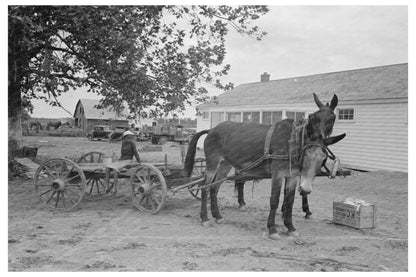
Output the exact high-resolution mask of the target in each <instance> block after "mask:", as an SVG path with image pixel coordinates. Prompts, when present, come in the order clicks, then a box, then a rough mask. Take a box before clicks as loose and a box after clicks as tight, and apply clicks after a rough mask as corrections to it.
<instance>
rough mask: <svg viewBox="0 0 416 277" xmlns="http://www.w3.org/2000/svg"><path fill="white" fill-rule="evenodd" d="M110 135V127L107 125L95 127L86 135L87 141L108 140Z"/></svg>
mask: <svg viewBox="0 0 416 277" xmlns="http://www.w3.org/2000/svg"><path fill="white" fill-rule="evenodd" d="M111 133H112V131H111V130H110V127H109V126H107V125H95V126H94V127H93V128H92V130H91V132H89V133H88V134H87V138H88V139H89V140H102V139H108V136H109V135H110V134H111Z"/></svg>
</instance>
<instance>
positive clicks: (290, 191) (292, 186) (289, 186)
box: [282, 177, 299, 236]
mask: <svg viewBox="0 0 416 277" xmlns="http://www.w3.org/2000/svg"><path fill="white" fill-rule="evenodd" d="M298 181H299V178H298V177H287V178H286V185H285V195H284V201H283V205H284V208H282V211H283V223H284V224H285V226H286V227H287V229H288V234H289V235H291V236H298V235H299V234H298V233H297V232H296V228H295V227H294V226H293V223H292V209H293V202H294V201H295V194H296V185H297V183H298Z"/></svg>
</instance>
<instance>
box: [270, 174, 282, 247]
mask: <svg viewBox="0 0 416 277" xmlns="http://www.w3.org/2000/svg"><path fill="white" fill-rule="evenodd" d="M282 183H283V178H280V177H279V178H277V177H273V178H272V193H271V196H270V212H269V218H268V220H267V228H268V230H269V238H271V239H279V234H278V233H277V230H276V220H275V217H276V210H277V208H278V207H279V197H280V190H281V189H282Z"/></svg>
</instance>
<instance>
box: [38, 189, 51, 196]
mask: <svg viewBox="0 0 416 277" xmlns="http://www.w3.org/2000/svg"><path fill="white" fill-rule="evenodd" d="M51 191H52V189H48V190H47V191H45V192H42V193H41V194H39V196H43V195H45V194H47V193H48V192H51Z"/></svg>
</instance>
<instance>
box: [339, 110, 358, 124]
mask: <svg viewBox="0 0 416 277" xmlns="http://www.w3.org/2000/svg"><path fill="white" fill-rule="evenodd" d="M341 111H342V112H343V114H342V116H343V118H340V116H341V114H340V112H341ZM350 111H352V113H349V112H350ZM344 112H348V113H344ZM349 117H352V118H349ZM337 120H338V121H339V122H355V109H354V108H338V109H337Z"/></svg>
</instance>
